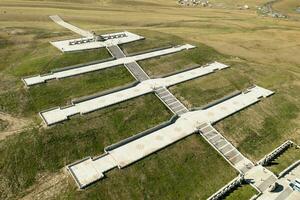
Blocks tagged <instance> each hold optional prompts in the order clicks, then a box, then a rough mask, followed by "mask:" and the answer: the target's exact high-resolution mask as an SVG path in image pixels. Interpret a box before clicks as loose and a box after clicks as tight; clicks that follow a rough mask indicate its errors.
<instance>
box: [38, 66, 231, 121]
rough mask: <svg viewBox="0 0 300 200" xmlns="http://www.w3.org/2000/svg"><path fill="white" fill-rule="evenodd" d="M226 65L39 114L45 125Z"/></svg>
mask: <svg viewBox="0 0 300 200" xmlns="http://www.w3.org/2000/svg"><path fill="white" fill-rule="evenodd" d="M227 67H228V66H227V65H224V64H221V63H217V62H215V63H212V64H210V65H206V66H204V67H199V68H196V69H192V70H189V71H185V72H182V73H179V74H175V75H172V76H169V77H165V78H159V79H149V80H146V81H143V82H141V83H139V84H138V85H136V86H135V87H132V88H128V89H125V90H121V91H118V92H114V93H111V94H107V95H105V96H100V97H95V98H93V99H89V100H86V101H83V102H80V103H77V104H73V105H70V106H67V107H65V108H60V107H57V108H53V109H50V110H46V111H43V112H41V113H40V115H41V117H42V118H43V120H44V122H45V123H46V125H48V126H49V125H53V124H56V123H59V122H62V121H65V120H67V119H68V118H69V117H70V116H73V115H76V114H86V113H89V112H93V111H95V110H98V109H101V108H104V107H107V106H110V105H114V104H116V103H120V102H123V101H126V100H129V99H132V98H135V97H138V96H141V95H144V94H147V93H150V92H154V91H155V89H156V88H160V87H169V86H172V85H175V84H178V83H181V82H184V81H187V80H191V79H194V78H197V77H200V76H204V75H206V74H210V73H212V72H214V71H216V70H222V69H224V68H227Z"/></svg>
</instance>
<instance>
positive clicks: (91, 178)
mask: <svg viewBox="0 0 300 200" xmlns="http://www.w3.org/2000/svg"><path fill="white" fill-rule="evenodd" d="M272 94H273V92H272V91H270V90H266V89H264V88H262V87H259V86H254V87H253V88H249V89H247V90H246V91H245V92H243V93H241V94H239V95H236V96H234V97H232V98H230V99H227V100H224V101H223V102H220V103H218V104H216V105H213V106H211V107H209V108H206V109H204V110H198V111H191V112H188V113H185V114H183V115H182V116H181V117H180V118H179V119H177V120H176V121H175V122H174V123H172V124H170V125H168V126H165V127H163V128H161V129H158V130H156V131H154V132H150V133H146V134H144V135H143V136H142V137H137V139H132V140H128V142H123V143H122V144H120V145H116V146H115V148H111V149H106V153H105V154H104V155H103V156H101V157H98V158H95V159H92V158H88V159H85V160H82V161H79V162H76V163H74V164H71V165H69V166H68V169H69V171H70V172H71V174H72V176H73V177H74V179H75V180H76V182H77V184H78V186H79V187H80V188H84V187H86V186H88V185H89V184H91V183H93V182H95V181H97V180H99V179H101V178H103V177H104V173H105V172H106V171H108V170H110V169H112V168H114V167H118V168H123V167H126V166H128V165H130V164H132V163H134V162H136V161H138V160H140V159H142V158H144V157H146V156H148V155H150V154H152V153H154V152H156V151H158V150H160V149H162V148H165V147H167V146H168V145H170V144H173V143H175V142H176V141H178V140H180V139H183V138H185V137H187V136H189V135H191V134H193V133H195V132H197V131H198V127H199V126H201V125H202V124H204V123H215V122H217V121H219V120H222V119H224V118H225V117H227V116H230V115H232V114H234V113H236V112H238V111H240V110H242V109H244V108H246V107H248V106H250V105H252V104H254V103H256V102H258V101H259V100H260V99H261V98H262V97H268V96H270V95H272Z"/></svg>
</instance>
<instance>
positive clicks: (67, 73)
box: [23, 44, 195, 86]
mask: <svg viewBox="0 0 300 200" xmlns="http://www.w3.org/2000/svg"><path fill="white" fill-rule="evenodd" d="M192 48H195V46H192V45H190V44H185V45H179V46H176V47H171V48H167V49H163V50H158V51H153V52H149V53H144V54H139V55H135V56H131V57H124V58H120V59H116V60H112V61H108V62H103V63H98V64H92V65H87V66H82V67H76V68H71V69H66V70H61V71H58V72H52V73H49V74H45V75H37V76H30V77H26V78H23V82H24V83H25V84H26V86H32V85H37V84H41V83H45V82H46V81H48V80H52V79H62V78H67V77H71V76H76V75H80V74H84V73H88V72H93V71H97V70H102V69H106V68H109V67H114V66H118V65H123V64H127V63H132V62H136V61H141V60H145V59H149V58H155V57H159V56H163V55H168V54H172V53H176V52H180V51H183V50H189V49H192Z"/></svg>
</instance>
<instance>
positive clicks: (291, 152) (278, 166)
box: [268, 147, 300, 175]
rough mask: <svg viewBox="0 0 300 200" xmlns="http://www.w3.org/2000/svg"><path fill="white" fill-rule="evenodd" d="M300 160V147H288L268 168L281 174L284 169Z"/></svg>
mask: <svg viewBox="0 0 300 200" xmlns="http://www.w3.org/2000/svg"><path fill="white" fill-rule="evenodd" d="M298 160H300V149H297V148H295V147H291V148H288V149H287V150H286V151H285V152H284V153H283V154H281V155H280V156H279V157H278V158H276V159H275V160H274V161H273V162H271V164H270V165H269V166H268V168H269V169H270V170H271V171H272V172H274V173H275V174H277V175H278V174H280V172H282V171H283V170H284V169H286V168H287V167H288V166H290V165H291V164H293V163H294V162H296V161H298Z"/></svg>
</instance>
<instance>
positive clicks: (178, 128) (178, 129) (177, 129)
mask: <svg viewBox="0 0 300 200" xmlns="http://www.w3.org/2000/svg"><path fill="white" fill-rule="evenodd" d="M181 130H182V129H181V128H180V127H175V128H174V131H175V132H180V131H181Z"/></svg>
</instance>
